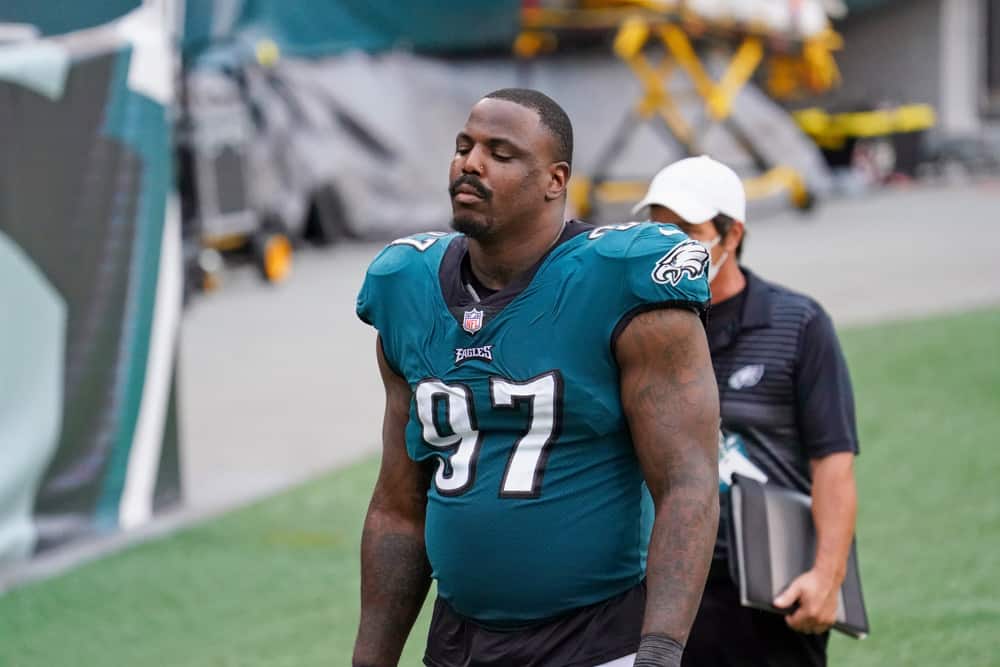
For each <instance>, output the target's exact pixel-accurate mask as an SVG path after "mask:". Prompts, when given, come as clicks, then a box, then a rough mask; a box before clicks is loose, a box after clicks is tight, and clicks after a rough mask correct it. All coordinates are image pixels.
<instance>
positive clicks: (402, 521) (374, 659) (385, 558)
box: [353, 346, 431, 667]
mask: <svg viewBox="0 0 1000 667" xmlns="http://www.w3.org/2000/svg"><path fill="white" fill-rule="evenodd" d="M378 361H379V369H380V371H381V373H382V381H383V383H384V384H385V389H386V406H385V417H384V421H383V424H382V466H381V469H380V471H379V477H378V481H377V482H376V483H375V491H374V492H373V493H372V500H371V504H370V505H369V506H368V515H367V516H366V518H365V526H364V530H363V532H362V535H361V620H360V622H359V626H358V637H357V640H356V642H355V645H354V659H353V665H354V667H391V666H393V665H396V664H398V662H399V656H400V654H401V653H402V651H403V646H404V645H405V644H406V638H407V637H408V636H409V634H410V629H411V628H412V627H413V623H414V621H415V620H416V618H417V615H418V614H419V613H420V608H421V607H422V606H423V603H424V599H425V598H426V597H427V591H428V589H429V587H430V582H431V567H430V564H429V563H428V561H427V551H426V548H425V546H424V515H425V512H426V507H427V488H428V486H429V484H430V470H429V468H428V467H427V466H424V465H422V464H418V463H416V462H414V461H412V460H411V459H410V458H409V457H408V456H407V453H406V441H405V434H406V423H407V421H408V420H409V411H410V400H411V392H410V387H409V385H408V384H407V383H406V381H405V380H403V378H401V377H399V376H398V375H396V374H395V373H393V372H392V371H391V370H390V369H389V366H388V364H387V363H386V361H385V357H384V356H383V354H382V350H381V346H379V349H378Z"/></svg>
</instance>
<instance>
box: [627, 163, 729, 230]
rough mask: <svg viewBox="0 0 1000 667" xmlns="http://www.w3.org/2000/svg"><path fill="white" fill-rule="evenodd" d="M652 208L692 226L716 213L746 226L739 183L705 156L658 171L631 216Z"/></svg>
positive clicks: (724, 166)
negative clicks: (661, 207)
mask: <svg viewBox="0 0 1000 667" xmlns="http://www.w3.org/2000/svg"><path fill="white" fill-rule="evenodd" d="M654 204H657V205H659V206H665V207H666V208H669V209H670V210H671V211H673V212H674V213H676V214H677V215H679V216H681V217H682V218H683V219H684V220H685V221H687V222H690V223H692V224H700V223H703V222H708V221H709V220H711V219H712V218H714V217H715V216H717V215H718V214H720V213H723V214H725V215H728V216H729V217H730V218H733V219H734V220H739V221H740V222H742V223H744V224H745V223H746V213H747V198H746V193H745V192H744V191H743V182H742V181H741V180H740V177H739V176H737V175H736V172H735V171H733V170H732V169H730V168H729V167H727V166H726V165H724V164H722V163H721V162H717V161H715V160H713V159H712V158H710V157H708V156H707V155H702V156H701V157H689V158H685V159H684V160H679V161H677V162H674V163H673V164H671V165H668V166H666V167H664V168H663V169H661V170H660V173H658V174H657V175H656V176H654V177H653V180H652V182H651V183H650V184H649V190H648V191H647V192H646V196H645V197H643V198H642V201H640V202H639V203H638V204H636V205H635V207H634V208H633V209H632V214H633V215H636V214H638V213H639V212H640V211H641V210H642V209H644V208H646V207H647V206H652V205H654Z"/></svg>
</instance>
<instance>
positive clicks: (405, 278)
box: [358, 222, 709, 627]
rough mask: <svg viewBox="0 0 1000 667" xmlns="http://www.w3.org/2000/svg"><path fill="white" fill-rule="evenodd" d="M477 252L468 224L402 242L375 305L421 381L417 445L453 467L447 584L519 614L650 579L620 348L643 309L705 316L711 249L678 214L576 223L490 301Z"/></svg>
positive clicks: (446, 476)
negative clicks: (474, 257) (474, 265)
mask: <svg viewBox="0 0 1000 667" xmlns="http://www.w3.org/2000/svg"><path fill="white" fill-rule="evenodd" d="M466 254H467V239H466V238H465V237H464V236H462V235H459V234H420V235H416V236H413V237H410V238H405V239H399V240H398V241H395V242H393V243H392V244H390V245H389V246H388V247H386V248H385V249H384V250H383V251H382V252H381V253H380V254H379V255H378V256H377V257H376V258H375V260H374V261H373V262H372V264H371V266H370V267H369V269H368V273H367V276H366V277H365V282H364V285H363V287H362V289H361V293H360V294H359V296H358V315H359V316H360V317H361V319H362V320H364V321H365V322H368V323H369V324H371V325H373V326H374V327H375V328H376V329H377V330H378V332H379V334H380V336H381V339H382V347H383V352H384V354H385V357H386V361H387V363H388V364H389V365H390V366H391V367H392V368H393V369H394V370H395V371H396V372H397V373H398V374H399V375H400V376H402V377H403V378H405V379H406V381H407V382H408V383H409V385H410V387H411V388H412V390H413V401H412V405H411V410H410V421H409V424H408V425H407V429H406V448H407V452H408V454H409V456H410V458H412V459H413V460H415V461H432V462H434V463H436V468H435V470H436V472H435V474H434V477H433V480H432V482H431V485H430V488H429V489H428V490H427V496H428V504H427V517H426V545H427V554H428V557H429V559H430V563H431V567H432V568H433V575H434V577H435V578H436V579H437V582H438V594H439V595H440V596H441V597H442V598H443V599H444V600H446V601H447V602H448V603H449V604H451V606H452V607H453V608H454V609H455V610H456V611H458V612H459V613H460V614H463V615H465V616H467V617H470V618H472V619H474V620H476V621H478V622H480V623H482V624H486V625H488V626H492V627H512V626H517V625H524V624H527V623H531V622H533V621H537V620H540V619H545V618H549V617H552V616H556V615H559V614H562V613H564V612H566V611H568V610H571V609H574V608H576V607H581V606H584V605H589V604H593V603H596V602H599V601H601V600H605V599H607V598H610V597H612V596H615V595H617V594H619V593H622V592H623V591H625V590H627V589H628V588H630V587H631V586H633V585H635V584H637V583H638V582H639V581H641V579H642V577H643V576H644V569H645V548H646V544H647V543H648V537H649V529H650V522H649V521H644V520H643V512H642V511H641V508H642V504H643V502H644V501H643V496H644V486H643V479H642V474H641V471H640V468H639V464H638V461H637V459H636V455H635V451H634V449H633V446H632V443H631V441H630V439H629V432H628V424H627V422H626V419H625V416H624V414H623V411H622V406H621V399H620V394H619V385H618V382H619V378H618V374H619V372H618V366H617V363H616V361H615V355H614V345H615V340H616V338H617V336H618V334H619V333H620V332H621V331H622V330H623V329H624V327H625V326H626V325H627V324H628V322H629V321H631V319H632V318H633V317H634V316H635V315H637V314H638V313H641V312H644V311H647V310H651V309H654V308H661V307H674V306H676V307H684V308H692V309H695V310H697V311H699V312H703V310H704V308H705V306H706V305H707V303H708V301H709V291H708V280H707V266H708V252H707V251H706V250H705V249H704V247H703V246H701V245H699V244H697V243H695V242H694V241H691V240H689V239H688V238H687V236H685V235H684V234H683V233H682V232H681V231H680V230H679V229H678V228H677V227H675V226H673V225H660V224H654V223H627V224H622V225H612V226H606V227H596V228H595V227H592V226H590V225H586V224H585V223H581V222H570V223H567V226H566V229H565V230H564V232H563V234H562V236H561V237H560V239H559V241H558V242H557V244H556V245H555V246H553V248H552V249H551V250H550V251H549V252H548V254H547V255H546V256H545V257H544V258H543V259H542V260H541V261H540V262H539V263H538V264H537V265H536V267H534V269H533V270H532V271H529V272H527V275H526V276H525V277H524V278H523V279H521V280H519V281H517V282H516V283H515V284H512V285H509V286H508V287H507V288H505V289H503V290H501V291H499V292H497V293H495V294H491V295H489V296H486V297H485V298H483V299H482V300H481V301H477V300H476V299H475V298H474V297H473V295H472V294H471V293H470V292H469V291H468V289H467V286H466V284H465V281H464V280H463V263H464V262H466V261H467V260H466V259H465V257H466ZM466 270H467V269H466ZM645 496H646V498H647V500H646V502H648V493H645ZM646 509H647V510H649V508H648V507H647V508H646ZM648 516H650V515H649V514H648V513H647V518H648Z"/></svg>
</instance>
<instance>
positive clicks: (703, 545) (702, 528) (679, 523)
mask: <svg viewBox="0 0 1000 667" xmlns="http://www.w3.org/2000/svg"><path fill="white" fill-rule="evenodd" d="M712 477H713V476H712V475H711V474H710V473H706V474H705V475H704V479H701V480H696V481H694V482H690V483H688V484H685V485H683V486H677V487H675V488H673V489H671V490H669V491H667V492H666V493H665V495H664V496H663V497H662V498H661V499H660V502H659V503H658V506H657V512H656V521H655V523H654V524H653V535H652V539H651V540H650V544H649V556H648V560H647V569H646V595H647V597H646V615H645V619H644V621H643V626H642V633H643V634H649V633H659V634H665V635H667V636H669V637H672V638H674V639H676V640H677V641H679V642H681V643H683V642H685V641H686V640H687V636H688V633H689V632H690V630H691V624H692V623H693V622H694V616H695V613H696V612H697V611H698V605H699V603H700V601H701V594H702V591H703V590H704V588H705V579H706V577H707V576H708V568H709V564H710V562H711V560H712V547H713V545H714V544H715V537H716V530H717V527H718V522H719V496H718V481H717V478H716V481H715V482H714V484H713V483H712V482H713V480H712V479H711V478H712Z"/></svg>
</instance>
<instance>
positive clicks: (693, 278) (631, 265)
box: [589, 222, 710, 303]
mask: <svg viewBox="0 0 1000 667" xmlns="http://www.w3.org/2000/svg"><path fill="white" fill-rule="evenodd" d="M589 236H590V237H591V239H590V240H591V242H592V243H594V250H595V251H596V252H597V253H598V254H600V255H601V256H603V257H605V258H608V259H611V260H614V261H615V262H616V263H620V264H621V266H622V268H623V270H624V271H625V273H626V275H628V281H629V284H630V285H631V291H632V292H633V293H634V295H635V296H636V297H637V298H639V299H640V300H641V301H644V302H656V301H691V302H693V303H701V302H704V301H707V299H708V296H709V292H708V277H707V276H708V266H709V261H710V256H709V253H708V250H707V249H706V248H705V246H703V245H701V244H700V243H698V242H696V241H692V240H691V239H690V238H688V236H687V234H685V233H684V232H682V231H681V230H680V228H678V227H677V226H675V225H670V224H661V223H655V222H630V223H624V224H620V225H608V226H605V227H597V228H595V229H594V230H592V231H591V232H590V234H589Z"/></svg>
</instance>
